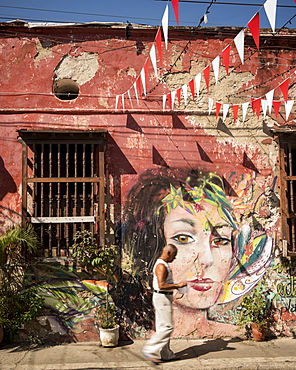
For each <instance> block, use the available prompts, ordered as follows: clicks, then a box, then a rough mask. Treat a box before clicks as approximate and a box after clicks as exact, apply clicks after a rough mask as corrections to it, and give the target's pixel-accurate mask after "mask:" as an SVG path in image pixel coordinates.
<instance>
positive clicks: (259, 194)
mask: <svg viewBox="0 0 296 370" xmlns="http://www.w3.org/2000/svg"><path fill="white" fill-rule="evenodd" d="M232 177H233V178H236V176H235V174H233V175H232ZM225 183H226V184H227V186H228V189H226V187H225ZM255 184H256V183H255V182H254V178H253V179H252V178H251V177H248V176H246V175H245V176H241V178H240V179H239V181H238V179H237V178H236V184H235V187H234V186H233V187H232V186H231V185H230V183H229V182H228V181H225V179H223V178H221V177H220V176H218V175H217V174H214V173H204V172H200V171H192V170H191V171H190V172H188V171H186V170H182V169H178V170H171V169H162V170H160V171H159V170H157V171H156V170H149V171H146V172H145V173H144V174H142V176H140V178H139V181H138V183H136V184H135V185H134V186H133V188H132V189H131V190H130V192H129V195H128V198H127V203H126V212H125V225H124V236H123V243H124V248H125V250H126V251H127V253H129V255H130V256H131V258H132V259H133V260H134V261H135V264H134V273H135V274H138V275H140V276H141V277H142V279H143V280H144V281H146V283H147V282H148V283H149V282H151V271H152V267H153V265H154V262H155V261H156V259H157V258H158V256H159V255H160V251H161V249H162V247H163V246H164V245H165V244H166V243H172V244H175V245H176V246H177V248H178V255H177V258H176V259H175V261H174V262H173V263H172V271H173V275H174V278H175V279H176V281H184V280H186V281H187V282H188V287H189V289H188V292H187V293H185V294H180V293H178V292H176V293H175V297H174V298H175V307H176V308H177V310H175V316H176V317H177V316H180V312H181V313H182V315H183V317H184V315H186V321H187V322H188V321H189V322H190V317H192V321H191V324H192V323H194V322H196V317H197V315H200V314H201V313H202V314H203V315H204V316H205V317H206V316H207V311H208V310H209V309H212V308H213V307H215V306H216V305H218V304H227V303H229V302H231V301H234V300H236V299H237V298H239V297H241V296H242V295H244V294H245V293H247V292H248V291H250V290H251V289H252V288H253V287H254V286H255V285H256V284H257V282H258V281H259V280H260V279H261V278H262V276H263V275H264V274H265V272H266V269H267V268H268V266H269V264H270V261H271V257H272V250H273V242H272V238H271V237H270V236H269V235H268V233H267V232H266V230H265V229H264V227H263V225H262V223H263V222H262V217H264V214H268V212H267V209H266V208H267V207H266V204H265V201H264V192H263V191H262V190H261V191H260V189H259V188H258V186H256V185H255ZM259 203H260V205H259ZM256 209H257V210H258V211H259V212H257V211H256ZM246 215H248V217H246ZM256 216H257V217H256ZM259 219H260V221H259ZM175 321H176V320H175ZM177 322H180V323H181V322H182V320H180V319H178V320H177ZM180 325H181V324H180ZM182 325H184V324H182ZM193 326H194V325H193ZM191 329H192V325H191ZM177 332H178V334H179V335H186V331H183V330H182V328H179V330H177Z"/></svg>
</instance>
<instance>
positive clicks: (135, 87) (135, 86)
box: [134, 82, 139, 105]
mask: <svg viewBox="0 0 296 370" xmlns="http://www.w3.org/2000/svg"><path fill="white" fill-rule="evenodd" d="M134 89H135V94H136V99H137V103H138V105H139V95H138V89H137V83H136V82H134Z"/></svg>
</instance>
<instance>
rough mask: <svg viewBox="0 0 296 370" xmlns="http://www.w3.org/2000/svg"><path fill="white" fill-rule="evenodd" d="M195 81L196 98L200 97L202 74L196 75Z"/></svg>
mask: <svg viewBox="0 0 296 370" xmlns="http://www.w3.org/2000/svg"><path fill="white" fill-rule="evenodd" d="M194 80H195V87H196V96H199V90H200V81H201V73H199V74H198V75H196V76H195V77H194Z"/></svg>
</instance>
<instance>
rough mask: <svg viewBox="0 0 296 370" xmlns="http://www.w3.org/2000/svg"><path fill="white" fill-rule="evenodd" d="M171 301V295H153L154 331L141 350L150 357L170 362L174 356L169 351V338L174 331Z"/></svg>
mask: <svg viewBox="0 0 296 370" xmlns="http://www.w3.org/2000/svg"><path fill="white" fill-rule="evenodd" d="M172 300H173V296H172V295H167V294H161V293H153V300H152V301H153V306H154V309H155V329H156V331H155V333H154V334H153V335H152V337H151V338H150V339H149V340H148V342H147V343H146V345H145V346H144V348H143V352H145V354H147V355H148V356H150V357H153V358H157V359H162V360H170V359H172V358H173V357H174V356H175V354H174V352H173V351H172V350H171V349H170V336H171V333H172V331H173V329H174V325H173V309H172Z"/></svg>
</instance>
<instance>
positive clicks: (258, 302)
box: [237, 282, 272, 341]
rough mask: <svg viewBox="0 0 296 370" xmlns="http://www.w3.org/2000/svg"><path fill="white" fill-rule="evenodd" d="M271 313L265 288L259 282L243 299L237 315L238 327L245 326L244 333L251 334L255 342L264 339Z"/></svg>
mask: <svg viewBox="0 0 296 370" xmlns="http://www.w3.org/2000/svg"><path fill="white" fill-rule="evenodd" d="M271 312H272V300H271V299H270V295H269V291H268V288H267V286H266V285H265V284H264V283H263V282H259V283H258V284H257V285H256V287H255V288H254V289H253V290H252V291H251V292H250V293H249V294H248V295H245V296H244V297H243V300H242V303H241V306H240V311H239V315H238V321H237V323H238V325H239V326H240V327H242V326H245V329H246V333H247V334H248V333H252V336H253V338H254V339H255V340H257V341H262V340H264V339H265V333H266V329H267V328H268V326H269V321H270V316H271Z"/></svg>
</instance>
